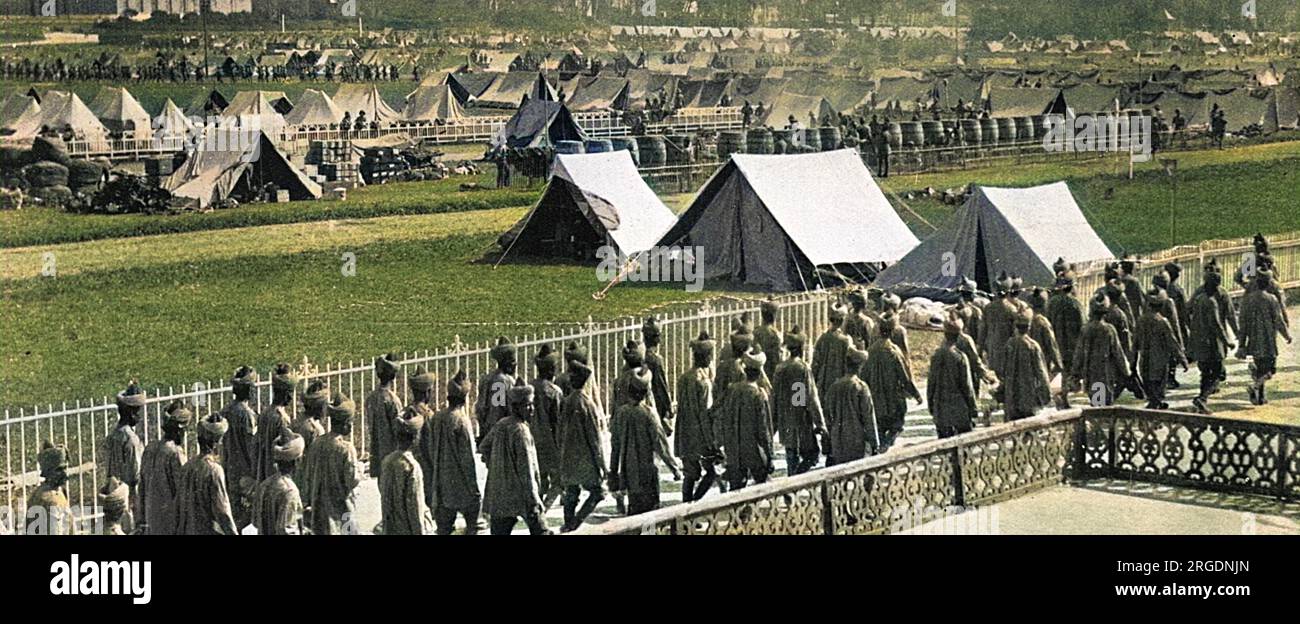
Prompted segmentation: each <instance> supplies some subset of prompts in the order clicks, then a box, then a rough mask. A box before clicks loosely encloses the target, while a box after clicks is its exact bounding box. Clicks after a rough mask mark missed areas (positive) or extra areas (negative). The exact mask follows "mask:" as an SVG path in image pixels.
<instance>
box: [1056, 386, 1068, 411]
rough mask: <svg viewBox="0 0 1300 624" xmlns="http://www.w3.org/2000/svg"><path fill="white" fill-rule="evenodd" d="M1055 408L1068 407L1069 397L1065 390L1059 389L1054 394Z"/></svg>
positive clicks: (1062, 408)
mask: <svg viewBox="0 0 1300 624" xmlns="http://www.w3.org/2000/svg"><path fill="white" fill-rule="evenodd" d="M1056 409H1058V410H1068V409H1070V398H1069V397H1068V396H1066V394H1065V390H1061V391H1060V392H1058V393H1057V394H1056Z"/></svg>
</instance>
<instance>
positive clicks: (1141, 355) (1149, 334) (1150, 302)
mask: <svg viewBox="0 0 1300 624" xmlns="http://www.w3.org/2000/svg"><path fill="white" fill-rule="evenodd" d="M1172 305H1173V302H1171V301H1170V300H1169V295H1167V294H1166V293H1165V291H1164V290H1162V289H1160V288H1158V287H1156V288H1152V289H1151V290H1150V291H1149V292H1148V293H1147V308H1146V312H1144V313H1143V314H1142V318H1140V319H1138V322H1137V330H1136V331H1135V332H1134V334H1135V338H1136V340H1135V341H1134V342H1135V345H1134V349H1133V350H1134V351H1135V352H1136V353H1137V361H1136V362H1135V365H1136V366H1137V367H1138V371H1139V372H1138V375H1139V377H1141V378H1142V381H1143V383H1144V384H1146V385H1145V386H1144V387H1145V389H1146V395H1147V409H1169V404H1168V403H1165V400H1164V399H1165V390H1166V388H1167V386H1168V383H1169V379H1168V376H1169V361H1170V360H1171V359H1173V360H1176V361H1178V362H1179V363H1181V364H1182V365H1183V370H1187V357H1186V356H1184V355H1183V347H1182V344H1180V343H1179V342H1178V332H1177V330H1175V329H1174V328H1173V327H1172V326H1171V325H1170V323H1169V319H1168V318H1167V317H1166V316H1165V312H1166V311H1167V310H1168V309H1171V308H1172Z"/></svg>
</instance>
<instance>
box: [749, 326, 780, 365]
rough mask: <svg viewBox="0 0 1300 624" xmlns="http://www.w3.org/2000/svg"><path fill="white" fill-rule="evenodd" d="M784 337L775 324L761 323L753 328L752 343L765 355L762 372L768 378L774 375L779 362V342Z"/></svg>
mask: <svg viewBox="0 0 1300 624" xmlns="http://www.w3.org/2000/svg"><path fill="white" fill-rule="evenodd" d="M783 339H784V337H783V336H782V334H781V330H780V329H777V327H776V325H769V324H766V323H764V324H762V325H759V326H758V327H755V328H754V344H755V345H757V346H758V348H759V350H760V351H762V352H763V354H764V355H766V356H767V361H766V362H764V363H763V374H764V375H766V376H767V378H768V379H772V378H773V377H774V376H776V367H777V365H778V364H780V363H781V342H782V340H783Z"/></svg>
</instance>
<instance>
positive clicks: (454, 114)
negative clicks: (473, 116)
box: [402, 84, 465, 121]
mask: <svg viewBox="0 0 1300 624" xmlns="http://www.w3.org/2000/svg"><path fill="white" fill-rule="evenodd" d="M402 110H403V112H404V116H405V117H406V119H408V120H410V121H434V120H444V121H445V120H448V119H460V118H462V117H464V116H465V111H464V110H463V109H462V108H461V106H460V101H459V100H457V99H456V96H455V94H453V93H452V91H451V86H450V85H446V84H440V85H427V86H422V87H420V88H418V89H416V90H415V91H412V92H411V94H410V95H408V96H406V106H405V107H404V108H403V109H402Z"/></svg>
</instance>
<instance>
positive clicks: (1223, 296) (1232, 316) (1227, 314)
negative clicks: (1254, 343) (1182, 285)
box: [1192, 259, 1241, 381]
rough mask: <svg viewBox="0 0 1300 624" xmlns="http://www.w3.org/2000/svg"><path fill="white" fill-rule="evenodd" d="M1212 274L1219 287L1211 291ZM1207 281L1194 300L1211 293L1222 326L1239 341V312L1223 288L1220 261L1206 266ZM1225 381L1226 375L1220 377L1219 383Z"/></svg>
mask: <svg viewBox="0 0 1300 624" xmlns="http://www.w3.org/2000/svg"><path fill="white" fill-rule="evenodd" d="M1211 273H1213V274H1214V275H1215V276H1216V277H1217V279H1218V282H1217V284H1218V287H1216V288H1214V289H1213V290H1212V291H1209V290H1207V289H1206V283H1208V281H1209V279H1210V274H1211ZM1205 280H1206V282H1203V283H1202V285H1201V286H1200V287H1198V288H1197V289H1196V292H1195V293H1192V298H1193V299H1195V298H1196V296H1197V295H1199V294H1201V293H1210V294H1211V295H1212V296H1213V299H1214V304H1215V305H1216V306H1218V308H1219V322H1220V324H1222V325H1223V327H1224V328H1225V329H1231V330H1232V335H1233V336H1237V337H1238V339H1240V337H1241V330H1240V328H1239V327H1238V325H1237V311H1236V310H1235V309H1234V308H1233V306H1232V297H1231V295H1229V294H1228V291H1227V290H1226V289H1224V288H1222V284H1223V269H1222V267H1220V266H1219V263H1218V261H1216V260H1213V259H1211V260H1210V261H1209V263H1207V264H1206V265H1205ZM1225 379H1227V374H1226V373H1225V374H1223V375H1222V376H1220V378H1219V381H1224V380H1225Z"/></svg>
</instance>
